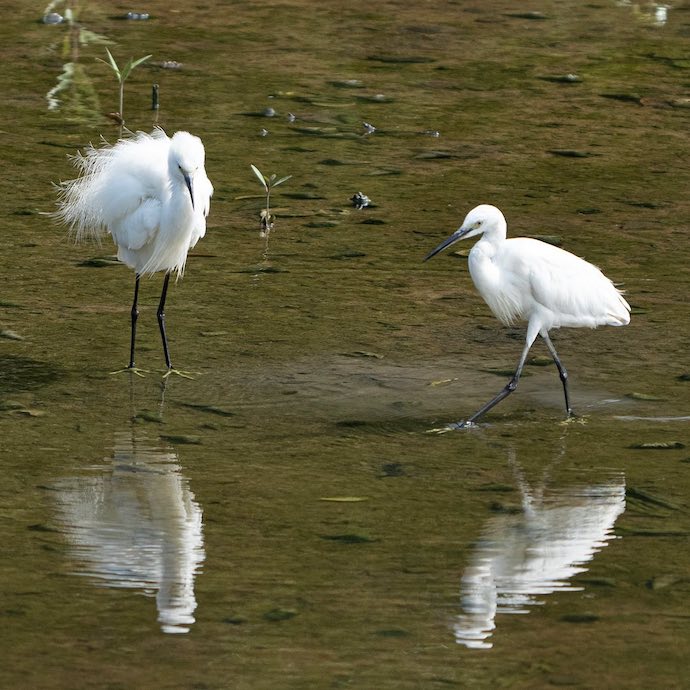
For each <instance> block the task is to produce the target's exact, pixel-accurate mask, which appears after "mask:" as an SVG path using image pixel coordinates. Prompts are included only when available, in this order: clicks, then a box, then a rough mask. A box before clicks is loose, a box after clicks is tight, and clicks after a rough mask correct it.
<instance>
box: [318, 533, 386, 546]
mask: <svg viewBox="0 0 690 690" xmlns="http://www.w3.org/2000/svg"><path fill="white" fill-rule="evenodd" d="M321 539H326V540H328V541H337V542H339V543H341V544H371V543H373V542H376V541H378V539H372V538H371V537H366V536H364V535H362V534H354V533H347V534H322V535H321Z"/></svg>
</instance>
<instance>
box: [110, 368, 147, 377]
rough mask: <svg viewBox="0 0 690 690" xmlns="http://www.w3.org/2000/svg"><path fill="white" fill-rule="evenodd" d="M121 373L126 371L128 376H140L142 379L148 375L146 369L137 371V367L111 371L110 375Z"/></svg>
mask: <svg viewBox="0 0 690 690" xmlns="http://www.w3.org/2000/svg"><path fill="white" fill-rule="evenodd" d="M123 371H128V372H129V373H130V374H136V375H137V376H141V378H142V379H143V378H145V375H146V374H148V373H149V372H148V371H147V370H146V369H137V367H125V368H124V369H118V370H117V371H111V372H110V373H111V374H121V373H122V372H123Z"/></svg>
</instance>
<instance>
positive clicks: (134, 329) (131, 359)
mask: <svg viewBox="0 0 690 690" xmlns="http://www.w3.org/2000/svg"><path fill="white" fill-rule="evenodd" d="M138 301H139V274H137V276H136V279H135V281H134V301H133V302H132V340H131V343H130V346H129V369H134V341H135V340H136V338H137V319H138V318H139V309H137V302H138Z"/></svg>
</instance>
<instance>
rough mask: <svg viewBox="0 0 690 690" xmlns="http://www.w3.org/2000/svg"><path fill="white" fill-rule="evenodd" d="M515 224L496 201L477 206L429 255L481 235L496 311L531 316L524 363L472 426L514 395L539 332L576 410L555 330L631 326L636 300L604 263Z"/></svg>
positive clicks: (480, 280) (482, 270) (481, 259)
mask: <svg viewBox="0 0 690 690" xmlns="http://www.w3.org/2000/svg"><path fill="white" fill-rule="evenodd" d="M506 232H507V225H506V220H505V218H504V217H503V214H502V213H501V211H500V210H499V209H497V208H496V207H495V206H490V205H488V204H482V205H480V206H477V207H476V208H474V209H472V210H471V211H470V212H469V213H468V214H467V216H466V217H465V220H464V221H463V223H462V225H461V226H460V227H459V228H458V230H456V231H455V232H454V233H453V234H452V235H451V236H450V237H448V238H447V239H446V240H444V241H443V242H441V244H439V245H438V247H436V249H434V250H433V251H432V252H430V253H429V254H428V255H427V256H426V257H425V259H424V261H427V260H428V259H430V258H431V257H432V256H435V255H436V254H438V253H439V252H440V251H442V250H443V249H445V248H446V247H450V245H452V244H454V243H455V242H457V241H458V240H461V239H463V238H466V237H475V236H476V235H481V236H482V237H481V239H480V240H479V241H478V242H477V243H476V244H475V245H474V247H472V250H471V251H470V254H469V269H470V275H471V276H472V280H473V281H474V284H475V286H476V288H477V290H478V291H479V294H480V295H481V296H482V297H483V298H484V301H485V302H486V303H487V305H488V306H489V309H491V311H492V312H493V314H494V316H495V317H496V318H497V319H498V320H499V321H500V322H501V323H502V324H504V325H506V326H509V325H512V324H514V323H515V322H517V321H526V322H527V339H526V343H525V347H524V349H523V350H522V354H521V355H520V361H519V362H518V365H517V369H516V370H515V373H514V374H513V377H512V378H511V379H510V381H509V382H508V383H507V385H506V386H505V388H503V390H502V391H501V392H500V393H499V394H498V395H497V396H496V397H495V398H492V399H491V400H490V401H489V402H488V403H486V405H484V406H483V407H481V408H480V409H479V410H478V411H477V412H475V413H474V414H473V415H472V416H471V417H469V418H468V419H467V420H466V421H465V422H457V423H455V424H452V425H449V427H450V428H463V427H465V426H471V425H472V424H473V423H474V422H475V421H476V420H477V419H478V418H479V417H481V416H482V415H483V414H484V413H485V412H488V411H489V410H490V409H491V408H492V407H494V405H497V404H498V403H499V402H501V400H503V399H504V398H506V397H507V396H508V395H510V394H511V393H512V392H513V391H514V390H515V389H516V388H517V385H518V381H519V379H520V374H521V373H522V368H523V366H524V364H525V360H526V359H527V353H528V352H529V349H530V347H531V346H532V343H533V342H534V341H535V339H536V337H537V335H541V337H542V338H543V339H544V341H545V342H546V346H547V347H548V349H549V352H550V354H551V357H553V361H554V362H555V363H556V367H557V368H558V373H559V376H560V379H561V382H562V384H563V393H564V395H565V409H566V412H567V415H568V416H571V415H572V414H573V410H572V408H571V406H570V397H569V395H568V373H567V371H566V369H565V367H564V366H563V364H562V363H561V361H560V359H559V358H558V354H557V353H556V348H554V346H553V343H552V342H551V339H550V338H549V331H550V330H551V329H552V328H560V327H561V326H569V327H587V328H596V327H597V326H604V325H606V326H625V325H627V324H628V323H629V322H630V305H629V304H628V303H627V302H626V301H625V299H623V296H622V292H621V291H620V290H618V289H617V288H616V287H615V286H614V285H613V283H612V282H611V281H610V280H609V279H608V278H607V277H606V276H605V275H604V274H603V273H602V272H601V271H600V270H599V269H598V268H597V267H596V266H593V265H592V264H590V263H588V262H587V261H585V260H584V259H580V258H579V257H577V256H575V255H574V254H571V253H570V252H566V251H564V250H563V249H559V248H558V247H554V246H553V245H550V244H547V243H546V242H541V241H539V240H535V239H531V238H528V237H515V238H511V239H507V238H506Z"/></svg>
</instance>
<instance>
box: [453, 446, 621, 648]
mask: <svg viewBox="0 0 690 690" xmlns="http://www.w3.org/2000/svg"><path fill="white" fill-rule="evenodd" d="M510 461H511V465H512V467H513V470H514V474H515V478H516V482H517V485H518V489H519V491H520V494H521V498H522V511H521V512H519V513H517V514H505V513H503V514H499V515H496V516H495V517H492V518H490V519H489V520H488V521H487V523H486V525H485V526H484V529H483V531H482V536H481V537H480V539H479V541H478V542H477V544H476V547H475V550H474V552H473V554H472V556H471V560H470V564H469V565H468V567H467V568H466V570H465V572H464V573H463V576H462V581H461V606H462V611H463V612H462V614H460V615H459V616H458V617H457V619H456V621H455V623H454V625H453V631H454V634H455V640H456V642H457V643H458V644H462V645H464V646H466V647H469V648H473V649H489V648H491V647H492V646H493V645H492V642H491V641H490V638H491V636H492V634H493V632H494V630H495V629H496V616H497V614H501V613H522V614H526V613H529V607H530V606H535V605H539V604H542V603H544V602H543V600H542V599H541V598H540V597H542V596H544V595H548V594H552V593H553V592H557V591H561V592H562V591H580V590H582V587H578V586H572V585H571V584H570V580H571V578H572V577H574V576H575V575H577V574H579V573H582V572H584V571H586V570H587V567H586V564H587V563H588V562H589V561H591V560H592V558H593V557H594V555H595V554H596V553H597V552H598V551H600V550H601V549H602V548H604V546H606V544H607V543H608V541H609V540H610V539H612V538H613V533H612V530H613V526H614V524H615V522H616V519H617V518H618V516H619V515H621V514H622V513H623V511H624V510H625V477H624V475H623V474H622V473H615V474H612V475H609V476H607V477H606V478H605V479H603V480H601V481H598V482H597V483H592V484H582V483H581V484H575V485H570V486H564V487H558V488H552V489H551V488H549V489H547V487H546V485H547V476H548V469H549V468H547V471H546V472H545V476H544V478H543V481H542V483H541V484H540V486H539V487H538V488H536V489H532V488H531V487H530V486H529V485H528V483H527V481H526V479H525V477H524V474H523V472H522V470H521V468H520V467H519V465H518V463H517V461H516V459H515V457H514V453H512V452H511V457H510Z"/></svg>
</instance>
